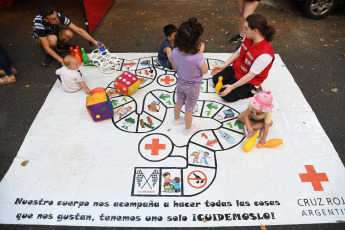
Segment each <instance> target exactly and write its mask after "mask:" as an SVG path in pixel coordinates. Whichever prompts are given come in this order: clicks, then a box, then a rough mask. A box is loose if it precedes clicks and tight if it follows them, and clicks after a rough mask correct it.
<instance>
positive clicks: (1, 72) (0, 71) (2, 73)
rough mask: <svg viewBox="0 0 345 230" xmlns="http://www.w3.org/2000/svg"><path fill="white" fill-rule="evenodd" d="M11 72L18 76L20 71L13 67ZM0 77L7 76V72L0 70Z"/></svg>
mask: <svg viewBox="0 0 345 230" xmlns="http://www.w3.org/2000/svg"><path fill="white" fill-rule="evenodd" d="M11 71H12V73H13V74H17V73H18V71H17V70H16V68H14V67H11ZM0 75H3V76H5V75H6V73H5V71H4V70H3V69H2V70H0Z"/></svg>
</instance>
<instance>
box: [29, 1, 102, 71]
mask: <svg viewBox="0 0 345 230" xmlns="http://www.w3.org/2000/svg"><path fill="white" fill-rule="evenodd" d="M33 30H34V31H33V32H34V33H33V38H34V40H35V42H36V44H37V45H39V46H40V47H43V48H44V50H45V51H46V53H47V54H46V56H45V58H44V61H43V62H42V64H43V66H46V67H48V66H51V63H52V61H53V59H54V58H55V59H56V60H57V61H58V62H60V63H61V65H62V66H63V65H64V63H63V59H62V58H61V57H60V55H58V54H57V53H56V52H55V51H54V48H56V50H57V51H69V50H70V49H69V47H70V46H69V45H68V44H67V43H68V42H69V41H70V40H71V39H72V38H73V32H72V31H74V32H75V33H77V34H79V35H80V36H82V37H83V38H85V39H86V40H88V41H90V42H92V43H93V44H95V45H96V46H97V47H99V46H98V44H97V41H96V40H95V39H93V38H92V37H91V36H90V35H89V34H88V33H87V32H86V31H85V30H83V29H82V28H80V27H78V26H76V25H75V24H74V23H73V22H71V21H70V20H69V19H68V18H66V17H65V16H63V15H62V14H60V13H59V12H56V11H55V9H54V8H53V7H52V6H50V5H47V4H45V5H42V6H41V7H40V15H37V16H36V17H35V19H34V21H33ZM102 45H103V44H102Z"/></svg>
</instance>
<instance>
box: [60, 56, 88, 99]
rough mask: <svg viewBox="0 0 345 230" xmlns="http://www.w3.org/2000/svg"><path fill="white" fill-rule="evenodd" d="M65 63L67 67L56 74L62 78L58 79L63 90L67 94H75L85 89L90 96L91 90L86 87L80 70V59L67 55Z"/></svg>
mask: <svg viewBox="0 0 345 230" xmlns="http://www.w3.org/2000/svg"><path fill="white" fill-rule="evenodd" d="M63 62H64V63H65V66H63V67H61V68H60V69H58V70H56V72H55V74H56V75H59V76H60V77H59V76H58V79H59V80H60V81H61V83H62V88H63V89H64V90H65V91H67V92H70V93H74V92H77V91H79V90H80V88H81V87H83V88H84V89H85V92H86V94H90V89H89V88H88V87H87V86H86V84H85V82H84V80H83V78H82V74H81V72H80V70H79V62H78V59H77V58H76V57H73V56H72V55H66V56H65V57H64V59H63Z"/></svg>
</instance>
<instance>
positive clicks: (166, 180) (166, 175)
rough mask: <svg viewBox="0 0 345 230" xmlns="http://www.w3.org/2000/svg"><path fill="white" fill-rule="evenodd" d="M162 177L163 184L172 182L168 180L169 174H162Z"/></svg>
mask: <svg viewBox="0 0 345 230" xmlns="http://www.w3.org/2000/svg"><path fill="white" fill-rule="evenodd" d="M163 177H164V183H167V182H169V183H170V181H172V179H170V173H169V172H165V173H163Z"/></svg>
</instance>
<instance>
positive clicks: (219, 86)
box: [216, 76, 223, 94]
mask: <svg viewBox="0 0 345 230" xmlns="http://www.w3.org/2000/svg"><path fill="white" fill-rule="evenodd" d="M222 87H223V77H222V76H220V77H219V78H218V83H217V85H216V93H217V94H219V92H220V90H221V89H222Z"/></svg>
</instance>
